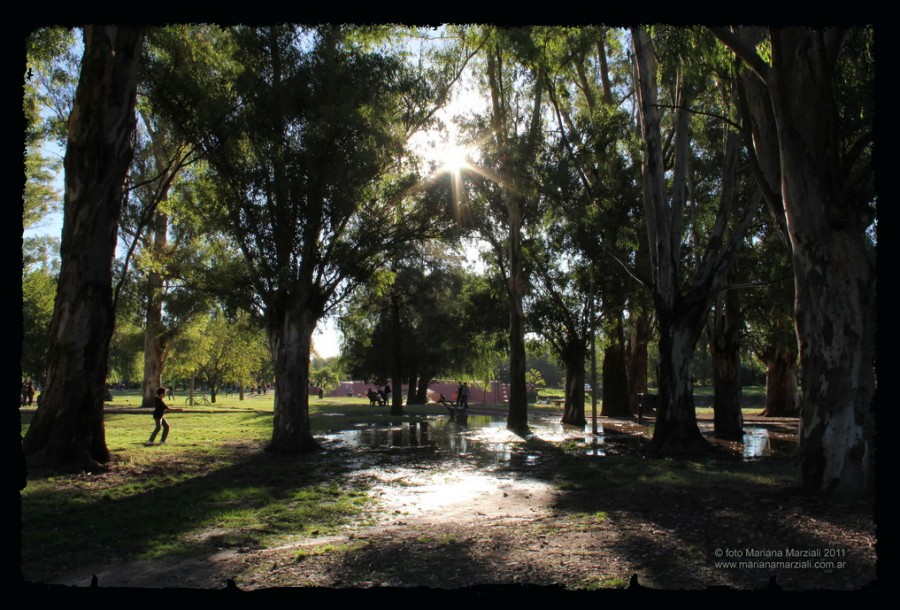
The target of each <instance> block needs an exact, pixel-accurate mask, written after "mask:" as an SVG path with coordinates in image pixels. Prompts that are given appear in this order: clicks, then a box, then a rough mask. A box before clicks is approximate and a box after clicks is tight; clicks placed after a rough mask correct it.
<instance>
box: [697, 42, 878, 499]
mask: <svg viewBox="0 0 900 610" xmlns="http://www.w3.org/2000/svg"><path fill="white" fill-rule="evenodd" d="M713 31H714V33H715V34H716V36H718V37H719V39H720V40H722V42H724V43H725V44H726V45H728V46H729V47H731V48H732V50H734V51H735V53H736V54H737V55H738V56H739V57H741V58H742V59H743V60H744V61H746V62H747V65H748V66H749V67H750V69H751V70H753V72H754V74H755V75H756V76H757V77H758V78H759V80H760V81H762V82H763V83H765V85H766V86H767V89H768V94H769V99H770V100H771V105H772V109H773V118H772V120H773V121H774V123H775V126H776V128H777V134H778V152H779V158H780V168H781V195H782V199H783V204H784V216H785V221H786V222H785V225H786V228H787V231H788V233H789V239H790V244H791V251H792V265H793V269H794V284H795V319H796V326H797V337H798V341H799V349H800V366H801V371H802V381H801V399H800V418H801V421H800V484H801V486H802V487H803V489H804V490H806V491H807V492H810V493H815V494H823V495H834V496H870V495H872V494H874V491H875V445H874V434H875V432H874V427H875V426H874V418H873V413H872V401H873V398H874V394H875V369H874V351H875V349H874V343H875V333H874V319H875V316H874V302H875V287H874V272H873V269H872V264H871V263H870V262H869V259H868V256H867V253H866V237H865V232H866V229H867V227H868V225H869V222H870V218H869V215H870V212H869V205H870V203H871V196H870V195H869V194H868V193H867V190H866V189H864V188H863V189H858V190H857V189H854V188H850V185H849V184H848V177H847V174H848V172H847V168H845V167H843V165H842V157H841V155H842V149H841V142H840V141H839V132H838V123H839V118H840V117H839V113H838V109H837V105H836V102H835V99H836V98H835V91H834V89H833V80H834V75H835V66H836V64H837V61H838V58H839V56H840V53H841V51H842V44H843V41H844V36H845V32H844V31H843V30H840V29H834V28H824V29H810V28H780V29H773V30H771V31H770V37H771V42H772V63H771V65H769V64H767V63H766V62H765V61H764V60H763V59H762V58H761V57H760V56H759V55H758V54H757V53H756V51H755V49H754V48H753V46H752V43H749V42H748V41H747V40H746V39H745V38H741V37H740V36H738V35H736V34H734V33H732V32H730V31H728V30H722V29H714V30H713ZM757 118H758V119H760V118H759V117H757ZM760 120H762V119H760ZM866 171H867V172H868V173H869V174H871V173H872V169H871V168H867V169H866ZM862 183H865V181H863V182H862Z"/></svg>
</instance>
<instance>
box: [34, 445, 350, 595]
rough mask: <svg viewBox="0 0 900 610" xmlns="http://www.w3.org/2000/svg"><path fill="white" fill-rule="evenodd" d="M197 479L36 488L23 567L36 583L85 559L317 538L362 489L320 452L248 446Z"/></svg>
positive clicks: (197, 552) (110, 560)
mask: <svg viewBox="0 0 900 610" xmlns="http://www.w3.org/2000/svg"><path fill="white" fill-rule="evenodd" d="M221 459H222V462H223V465H222V466H215V465H213V466H211V467H210V468H209V469H208V471H206V472H205V473H203V474H200V475H197V476H195V475H194V474H190V473H188V474H185V473H178V472H171V473H170V474H168V475H166V474H161V473H158V472H157V473H156V474H154V475H152V478H151V479H149V480H141V475H140V474H136V475H135V477H134V480H133V481H132V482H130V483H129V484H131V485H134V486H136V487H138V489H137V490H132V491H131V492H127V493H124V494H123V493H121V492H120V490H118V489H116V487H111V488H109V489H107V490H106V491H100V492H97V491H92V490H91V487H92V485H93V484H92V482H91V481H90V480H85V481H83V484H82V485H74V486H71V487H69V488H68V489H60V488H57V487H54V488H49V487H48V488H47V489H44V490H35V491H33V492H31V493H30V494H28V495H26V496H25V497H24V498H23V511H22V542H23V553H22V556H23V557H22V571H23V573H24V574H25V576H26V579H28V580H31V581H42V580H45V579H50V578H53V577H55V576H59V575H60V574H62V573H65V572H67V571H69V570H72V569H75V568H77V567H78V566H82V565H91V564H93V565H98V564H114V563H121V562H124V561H131V560H135V559H142V558H161V557H166V558H175V557H188V556H205V555H208V554H210V553H213V552H215V551H216V550H218V549H221V548H256V547H257V546H259V545H264V544H265V543H266V540H267V539H271V538H272V537H286V536H289V535H292V534H299V535H304V534H305V535H318V534H319V533H325V532H327V531H328V530H329V529H330V528H333V527H336V526H337V525H338V524H340V523H342V522H344V521H345V520H347V519H349V518H351V517H358V516H359V515H360V513H361V512H362V510H363V506H364V504H365V502H366V495H365V490H363V489H358V488H357V489H353V488H352V487H350V484H349V483H347V482H345V481H344V480H343V479H342V476H341V475H342V474H343V473H344V472H345V470H346V468H345V467H344V466H343V465H342V464H341V462H340V461H339V460H335V459H334V457H333V456H329V455H325V454H323V453H313V454H305V455H293V456H290V455H279V454H272V453H268V452H265V451H261V450H260V449H259V447H256V448H255V449H252V450H249V451H248V450H247V449H246V448H244V449H241V450H236V451H235V452H234V453H231V454H226V455H223V456H222V458H221Z"/></svg>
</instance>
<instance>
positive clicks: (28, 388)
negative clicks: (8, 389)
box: [22, 379, 35, 407]
mask: <svg viewBox="0 0 900 610" xmlns="http://www.w3.org/2000/svg"><path fill="white" fill-rule="evenodd" d="M34 394H35V388H34V383H32V381H31V380H30V379H26V380H25V381H24V382H23V383H22V406H29V407H30V406H31V405H33V404H34Z"/></svg>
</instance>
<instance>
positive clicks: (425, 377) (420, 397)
mask: <svg viewBox="0 0 900 610" xmlns="http://www.w3.org/2000/svg"><path fill="white" fill-rule="evenodd" d="M431 377H432V376H431V375H430V374H426V373H420V374H419V386H418V387H417V388H416V404H420V405H424V404H427V403H428V383H429V382H430V381H431Z"/></svg>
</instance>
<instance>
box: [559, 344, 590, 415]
mask: <svg viewBox="0 0 900 610" xmlns="http://www.w3.org/2000/svg"><path fill="white" fill-rule="evenodd" d="M563 356H564V358H563V360H564V364H565V367H566V388H565V404H564V407H563V416H562V423H564V424H568V425H570V426H584V425H585V424H586V423H587V420H586V419H585V416H584V380H585V374H584V360H585V358H586V356H587V350H586V349H585V347H584V344H583V343H582V342H581V341H573V342H572V343H571V344H570V345H569V346H568V349H567V350H565V352H564V354H563Z"/></svg>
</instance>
